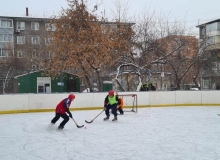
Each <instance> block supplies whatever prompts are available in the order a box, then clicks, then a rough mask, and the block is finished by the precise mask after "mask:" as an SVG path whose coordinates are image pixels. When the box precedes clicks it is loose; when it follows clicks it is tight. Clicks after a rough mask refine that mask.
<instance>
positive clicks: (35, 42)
mask: <svg viewBox="0 0 220 160" xmlns="http://www.w3.org/2000/svg"><path fill="white" fill-rule="evenodd" d="M31 43H32V44H39V43H40V37H39V36H36V37H31Z"/></svg>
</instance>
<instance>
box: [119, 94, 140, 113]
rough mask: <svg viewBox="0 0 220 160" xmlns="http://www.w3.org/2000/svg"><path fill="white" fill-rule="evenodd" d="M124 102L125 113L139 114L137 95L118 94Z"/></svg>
mask: <svg viewBox="0 0 220 160" xmlns="http://www.w3.org/2000/svg"><path fill="white" fill-rule="evenodd" d="M118 96H119V98H120V97H121V98H122V99H123V102H124V106H123V110H124V112H136V113H137V95H136V94H118Z"/></svg>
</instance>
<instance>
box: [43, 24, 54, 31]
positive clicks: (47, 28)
mask: <svg viewBox="0 0 220 160" xmlns="http://www.w3.org/2000/svg"><path fill="white" fill-rule="evenodd" d="M45 29H46V31H56V26H55V25H54V24H50V23H46V24H45Z"/></svg>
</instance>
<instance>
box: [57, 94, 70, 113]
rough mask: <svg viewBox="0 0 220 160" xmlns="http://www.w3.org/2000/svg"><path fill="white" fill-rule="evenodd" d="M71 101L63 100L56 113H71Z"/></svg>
mask: <svg viewBox="0 0 220 160" xmlns="http://www.w3.org/2000/svg"><path fill="white" fill-rule="evenodd" d="M71 102H72V101H71V100H69V99H68V98H65V99H63V100H62V101H61V102H60V103H59V104H58V105H57V107H56V113H60V114H66V112H67V113H69V107H70V105H71Z"/></svg>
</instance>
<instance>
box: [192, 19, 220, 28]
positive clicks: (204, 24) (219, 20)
mask: <svg viewBox="0 0 220 160" xmlns="http://www.w3.org/2000/svg"><path fill="white" fill-rule="evenodd" d="M214 22H220V19H216V20H212V21H209V22H206V23H203V24H200V25H198V26H196V27H202V26H206V25H208V24H211V23H214Z"/></svg>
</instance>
